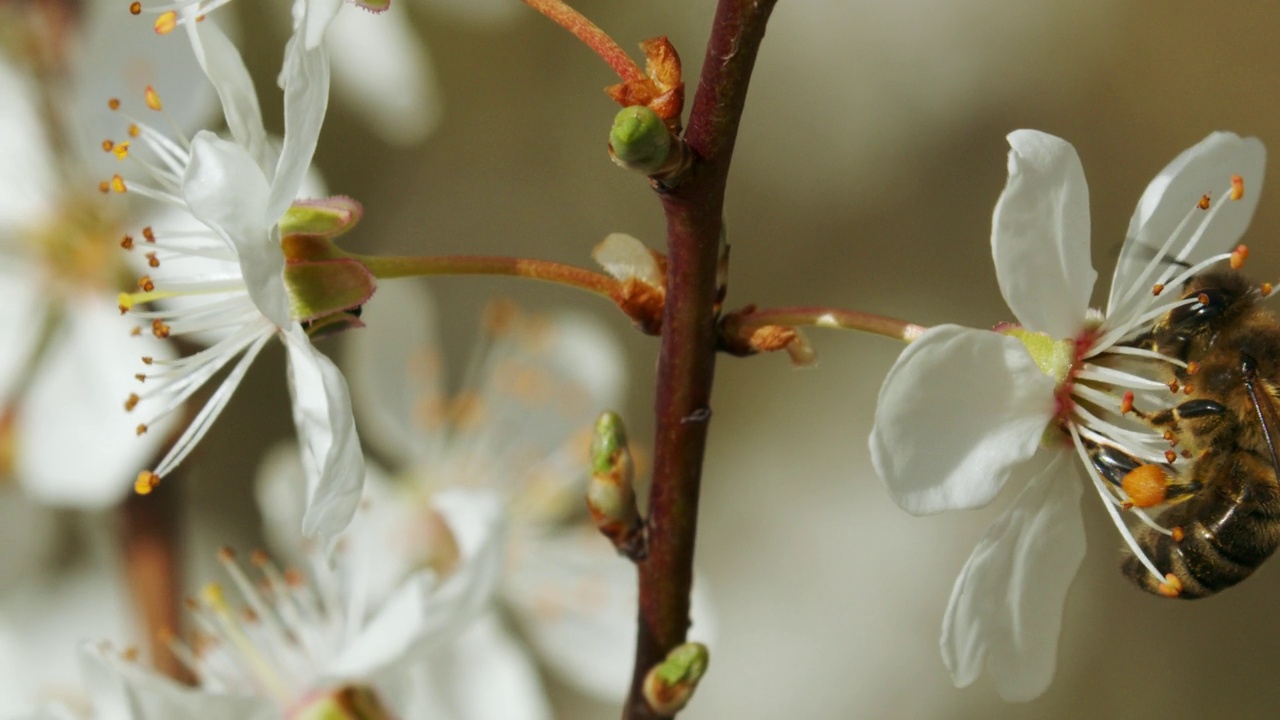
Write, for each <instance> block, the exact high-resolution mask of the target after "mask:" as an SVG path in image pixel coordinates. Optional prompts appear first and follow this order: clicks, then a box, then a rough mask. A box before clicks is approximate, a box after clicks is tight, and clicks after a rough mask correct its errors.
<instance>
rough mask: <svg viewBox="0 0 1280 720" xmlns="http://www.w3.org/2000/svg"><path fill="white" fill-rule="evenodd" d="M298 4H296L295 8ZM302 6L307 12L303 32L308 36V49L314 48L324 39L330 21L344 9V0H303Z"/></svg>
mask: <svg viewBox="0 0 1280 720" xmlns="http://www.w3.org/2000/svg"><path fill="white" fill-rule="evenodd" d="M297 7H298V6H297V5H295V9H296V8H297ZM301 7H302V9H303V11H304V12H305V13H306V16H305V19H304V20H303V24H302V32H303V35H304V37H305V38H306V49H308V50H314V49H315V48H316V47H318V46H319V45H320V41H321V40H323V39H324V33H325V30H327V29H328V28H329V23H331V22H333V18H334V17H335V16H337V14H338V11H339V10H341V9H342V0H302V3H301Z"/></svg>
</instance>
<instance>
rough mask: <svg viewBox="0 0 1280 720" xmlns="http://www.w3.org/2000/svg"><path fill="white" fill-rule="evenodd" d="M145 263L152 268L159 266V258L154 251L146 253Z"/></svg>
mask: <svg viewBox="0 0 1280 720" xmlns="http://www.w3.org/2000/svg"><path fill="white" fill-rule="evenodd" d="M147 265H149V266H151V267H153V268H158V267H160V258H158V257H156V254H155V253H154V252H149V253H147Z"/></svg>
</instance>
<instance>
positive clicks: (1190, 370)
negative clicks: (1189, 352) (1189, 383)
mask: <svg viewBox="0 0 1280 720" xmlns="http://www.w3.org/2000/svg"><path fill="white" fill-rule="evenodd" d="M1198 372H1200V363H1198V362H1196V361H1195V360H1190V361H1188V362H1187V374H1188V375H1195V374H1196V373H1198Z"/></svg>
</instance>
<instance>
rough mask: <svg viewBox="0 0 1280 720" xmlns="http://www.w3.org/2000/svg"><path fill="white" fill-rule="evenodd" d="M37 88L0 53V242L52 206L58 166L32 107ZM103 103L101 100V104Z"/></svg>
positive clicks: (41, 216)
mask: <svg viewBox="0 0 1280 720" xmlns="http://www.w3.org/2000/svg"><path fill="white" fill-rule="evenodd" d="M37 92H38V88H37V86H36V84H35V82H33V81H32V79H31V78H30V77H28V76H27V75H25V74H24V73H22V72H20V71H19V70H18V68H17V67H15V66H14V65H11V64H9V63H8V62H5V58H4V56H3V55H0V107H3V108H4V112H0V157H4V158H5V162H4V163H3V164H0V243H4V244H7V243H9V242H10V238H9V237H7V236H8V235H10V234H11V233H14V232H16V231H18V230H21V229H25V228H29V227H34V226H36V224H37V223H39V222H40V221H41V220H42V219H43V218H45V217H47V216H48V214H49V213H50V212H52V210H53V209H54V203H55V201H56V200H57V192H58V191H57V187H58V176H57V172H58V168H57V165H56V162H55V161H56V158H55V157H54V155H53V151H52V148H50V147H49V142H48V137H47V136H46V134H45V127H44V123H43V122H42V120H41V118H40V114H39V111H38V109H37V102H38V99H39V98H38V96H37V94H36V93H37ZM103 104H104V105H105V103H103Z"/></svg>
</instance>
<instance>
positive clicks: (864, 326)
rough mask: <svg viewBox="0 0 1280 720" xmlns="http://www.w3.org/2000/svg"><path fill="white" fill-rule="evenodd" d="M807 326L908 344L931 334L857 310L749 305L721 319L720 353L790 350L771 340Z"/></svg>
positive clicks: (752, 353)
mask: <svg viewBox="0 0 1280 720" xmlns="http://www.w3.org/2000/svg"><path fill="white" fill-rule="evenodd" d="M804 326H807V327H819V328H833V329H837V330H854V331H856V332H864V333H869V334H871V335H881V336H884V337H888V338H893V339H895V340H901V341H903V342H908V343H909V342H912V341H913V340H915V339H916V338H918V337H920V336H921V335H922V334H923V333H924V331H925V330H928V328H927V327H925V326H923V325H916V324H915V323H910V322H907V321H905V320H898V319H897V318H891V317H885V316H883V315H873V314H871V313H864V312H859V311H857V310H843V309H840V308H831V307H817V306H811V307H779V308H765V309H763V310H758V309H756V307H755V306H754V305H748V306H746V307H744V308H742V309H740V310H735V311H733V312H731V313H728V314H726V315H725V316H724V317H723V318H721V320H720V342H721V349H722V350H724V351H725V352H727V353H729V354H730V355H737V356H739V357H745V356H747V355H754V354H756V353H758V352H769V351H772V350H782V349H789V347H790V345H778V344H777V343H770V342H768V339H769V338H771V337H773V336H774V335H777V334H779V332H781V331H786V330H792V331H793V332H794V330H795V328H797V327H804Z"/></svg>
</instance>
